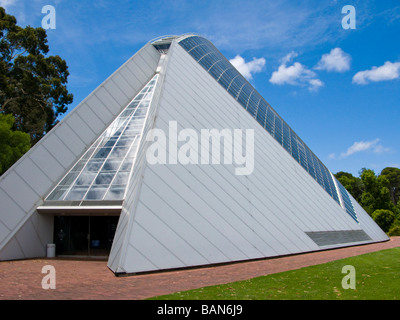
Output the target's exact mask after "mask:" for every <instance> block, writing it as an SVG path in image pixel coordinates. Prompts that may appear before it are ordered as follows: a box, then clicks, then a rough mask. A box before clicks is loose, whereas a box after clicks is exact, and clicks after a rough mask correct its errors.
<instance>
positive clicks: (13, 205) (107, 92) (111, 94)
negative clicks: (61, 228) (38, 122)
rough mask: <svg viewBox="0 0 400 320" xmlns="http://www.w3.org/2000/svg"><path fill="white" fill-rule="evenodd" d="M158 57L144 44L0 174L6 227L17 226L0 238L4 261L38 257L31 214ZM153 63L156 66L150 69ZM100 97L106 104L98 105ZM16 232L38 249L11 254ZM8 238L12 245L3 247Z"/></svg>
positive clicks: (149, 73)
mask: <svg viewBox="0 0 400 320" xmlns="http://www.w3.org/2000/svg"><path fill="white" fill-rule="evenodd" d="M141 55H145V56H147V58H146V59H145V62H146V64H147V65H146V67H145V72H144V71H143V70H142V69H139V64H141V63H143V61H144V59H143V58H140V56H141ZM148 56H151V57H148ZM158 58H159V53H158V51H157V50H156V49H154V47H153V46H152V45H150V44H148V45H146V46H145V47H144V48H142V49H141V50H140V51H139V52H138V53H136V54H135V55H134V56H133V57H132V58H131V59H129V60H128V61H127V62H126V63H125V64H124V65H122V66H121V67H120V69H118V70H117V71H116V72H115V73H114V74H113V75H111V76H110V77H109V78H108V79H107V80H106V81H104V82H103V83H102V84H101V85H100V86H99V87H98V88H97V89H95V90H94V91H93V92H92V93H91V95H89V96H88V97H87V98H86V100H87V101H89V104H87V103H86V100H84V101H83V102H81V103H80V104H79V105H78V106H77V107H75V108H74V110H72V111H71V112H70V113H69V114H68V115H67V116H66V117H65V118H64V119H63V120H62V121H61V122H60V123H59V124H58V125H56V126H55V127H54V128H53V129H52V130H51V131H50V132H49V133H48V134H47V135H46V136H45V137H43V138H42V139H41V140H40V141H39V142H38V143H37V144H36V145H35V146H34V147H33V148H32V149H31V150H30V151H29V152H28V153H27V154H25V155H24V156H23V157H22V158H21V159H20V160H19V161H18V162H17V163H16V164H14V166H13V167H11V168H10V169H9V170H8V171H7V172H6V173H4V174H3V176H2V177H1V178H0V197H2V198H4V199H6V200H7V201H11V202H8V203H2V206H1V208H0V222H1V223H2V225H4V226H11V225H12V226H13V228H10V231H9V232H8V234H7V236H5V237H2V238H1V239H0V259H3V258H4V256H7V257H8V258H10V259H13V258H21V257H35V256H36V255H37V253H38V252H42V253H43V248H42V246H39V242H37V241H36V242H35V241H32V242H31V243H30V244H28V243H25V242H29V238H30V231H29V230H32V228H30V227H29V225H26V226H25V224H26V223H28V224H29V222H27V221H29V220H28V219H29V217H30V216H31V215H32V214H36V207H37V206H38V205H40V204H41V203H42V201H43V198H44V197H45V196H46V195H47V193H48V191H50V189H51V187H52V186H53V185H54V184H55V183H57V182H58V180H59V179H60V178H61V177H62V176H63V175H64V174H65V173H66V170H67V169H69V168H70V167H71V166H72V165H73V164H74V163H75V162H76V160H77V159H78V158H79V156H80V155H81V154H82V153H83V152H84V151H85V149H86V148H88V147H89V146H90V145H91V143H92V142H93V141H94V139H96V138H97V136H98V134H99V133H100V132H101V131H102V130H104V129H105V128H106V126H107V125H108V124H109V123H110V122H111V121H112V120H113V119H114V115H116V114H117V113H119V112H120V111H121V110H122V108H123V107H125V106H126V104H127V103H128V102H129V101H130V100H131V99H132V98H133V97H134V96H135V94H136V93H137V92H138V90H139V89H137V90H134V88H139V87H141V86H143V85H144V84H145V83H146V82H147V81H148V80H149V79H150V78H151V76H152V75H153V74H154V70H155V69H156V67H157V61H158ZM151 64H152V65H153V67H154V70H150V65H151ZM124 68H126V69H128V68H129V74H130V75H131V76H130V78H129V79H125V78H123V77H122V73H121V75H120V72H121V70H123V69H124ZM126 74H127V73H126V72H125V75H126ZM114 77H115V79H114ZM127 81H132V84H130V83H129V84H127V83H126V82H127ZM119 85H120V86H119ZM128 90H131V92H128ZM96 99H98V100H96ZM97 101H101V102H102V103H101V104H99V108H98V109H97V106H96V102H97ZM95 110H96V111H95ZM30 171H31V172H30ZM36 178H37V179H36ZM4 193H6V194H7V195H5V194H4ZM19 228H22V229H21V232H22V233H21V232H18V229H19ZM51 228H52V227H51ZM25 231H26V232H27V233H25ZM28 231H29V232H28ZM17 232H18V233H17ZM16 234H18V237H19V240H18V241H19V242H21V241H23V242H24V243H19V245H20V246H24V247H26V248H31V249H32V248H33V247H35V249H32V250H31V249H28V250H23V251H21V252H20V253H17V252H16V251H15V256H14V257H13V256H12V251H10V247H14V246H15V245H16V241H13V240H12V237H13V236H14V235H16ZM49 234H52V230H51V229H49V230H48V232H47V233H46V234H45V235H44V237H45V238H48V235H49ZM3 238H4V239H3ZM8 241H11V242H12V243H10V245H9V246H7V248H5V247H4V246H5V245H6V243H7V242H8ZM32 243H36V245H34V246H33V247H32V246H31V244H32ZM3 249H4V251H3ZM29 252H30V253H29ZM6 253H7V254H6ZM21 254H23V255H24V256H21Z"/></svg>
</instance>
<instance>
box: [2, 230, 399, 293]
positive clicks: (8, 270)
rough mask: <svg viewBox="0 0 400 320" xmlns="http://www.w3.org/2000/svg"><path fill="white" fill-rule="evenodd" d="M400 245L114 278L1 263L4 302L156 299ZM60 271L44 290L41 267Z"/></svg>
mask: <svg viewBox="0 0 400 320" xmlns="http://www.w3.org/2000/svg"><path fill="white" fill-rule="evenodd" d="M394 247H400V237H392V238H391V239H390V241H387V242H382V243H375V244H369V245H363V246H356V247H349V248H341V249H335V250H327V251H319V252H313V253H305V254H300V255H294V256H287V257H281V258H274V259H264V260H257V261H250V262H240V263H233V264H227V265H220V266H213V267H202V268H194V269H186V270H178V271H166V272H157V273H148V274H139V275H133V276H128V277H116V276H115V275H114V274H113V273H112V272H111V271H110V270H109V269H108V268H107V262H106V261H88V260H86V261H85V260H81V261H77V260H61V259H57V258H56V259H32V260H18V261H5V262H0V300H17V299H23V300H39V299H40V300H54V299H57V300H70V299H72V300H89V299H96V300H103V299H110V300H117V299H125V300H126V299H128V300H131V299H135V300H137V299H145V298H149V297H153V296H157V295H163V294H168V293H173V292H177V291H183V290H190V289H194V288H199V287H204V286H209V285H215V284H222V283H228V282H233V281H239V280H245V279H250V278H253V277H257V276H261V275H266V274H272V273H277V272H282V271H287V270H293V269H298V268H302V267H306V266H310V265H315V264H321V263H325V262H329V261H333V260H338V259H343V258H347V257H351V256H355V255H360V254H364V253H368V252H373V251H379V250H383V249H389V248H394ZM45 265H52V266H54V267H55V270H56V289H54V290H53V289H48V290H45V289H43V288H42V285H41V283H42V279H43V277H44V276H45V275H46V274H42V273H41V270H42V267H43V266H45Z"/></svg>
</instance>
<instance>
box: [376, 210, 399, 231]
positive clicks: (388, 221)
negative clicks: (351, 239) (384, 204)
mask: <svg viewBox="0 0 400 320" xmlns="http://www.w3.org/2000/svg"><path fill="white" fill-rule="evenodd" d="M372 219H374V221H375V222H376V223H377V225H378V226H379V227H380V228H381V229H382V230H383V231H385V232H388V231H389V229H390V227H391V226H392V224H393V222H394V220H395V215H394V213H393V212H392V211H390V210H384V209H379V210H375V211H374V213H373V214H372Z"/></svg>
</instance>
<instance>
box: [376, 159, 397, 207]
mask: <svg viewBox="0 0 400 320" xmlns="http://www.w3.org/2000/svg"><path fill="white" fill-rule="evenodd" d="M381 176H385V177H386V179H388V180H389V185H388V188H389V192H390V197H391V200H392V202H393V204H394V205H395V206H396V205H397V203H398V201H399V198H400V169H399V168H393V167H386V168H385V169H383V170H382V171H381Z"/></svg>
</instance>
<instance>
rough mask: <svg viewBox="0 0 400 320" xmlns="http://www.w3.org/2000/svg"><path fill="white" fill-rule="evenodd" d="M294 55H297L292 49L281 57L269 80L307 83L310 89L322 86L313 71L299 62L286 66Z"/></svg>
mask: <svg viewBox="0 0 400 320" xmlns="http://www.w3.org/2000/svg"><path fill="white" fill-rule="evenodd" d="M294 57H297V53H296V52H293V51H292V52H290V53H289V54H287V55H286V56H285V57H283V59H282V60H281V65H280V66H279V67H278V70H277V71H274V72H273V73H272V76H271V78H270V79H269V81H270V82H271V83H273V84H278V85H283V84H291V85H308V89H309V90H310V91H316V90H318V89H319V88H320V87H321V86H323V82H322V81H321V80H319V79H317V77H316V74H315V72H313V71H311V70H309V69H307V67H305V66H304V65H302V64H301V63H299V62H295V63H293V64H292V65H289V66H288V63H289V62H290V61H291V60H292V59H293V58H294Z"/></svg>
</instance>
